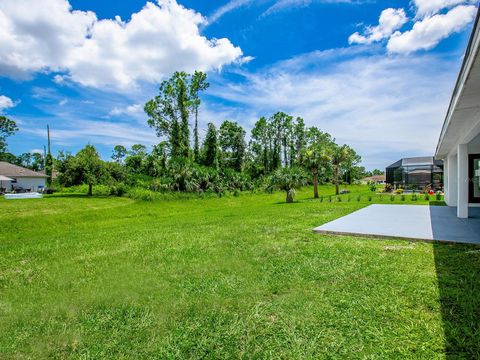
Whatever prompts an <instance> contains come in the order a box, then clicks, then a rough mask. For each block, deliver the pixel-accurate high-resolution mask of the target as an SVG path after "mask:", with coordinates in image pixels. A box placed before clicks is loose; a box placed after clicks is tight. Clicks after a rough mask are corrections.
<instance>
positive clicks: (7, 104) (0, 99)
mask: <svg viewBox="0 0 480 360" xmlns="http://www.w3.org/2000/svg"><path fill="white" fill-rule="evenodd" d="M15 105H17V104H16V103H15V102H14V101H13V100H12V99H10V98H9V97H8V96H5V95H0V113H1V112H3V110H5V109H9V108H12V107H14V106H15Z"/></svg>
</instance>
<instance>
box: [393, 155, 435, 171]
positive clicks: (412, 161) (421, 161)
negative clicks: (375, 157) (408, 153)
mask: <svg viewBox="0 0 480 360" xmlns="http://www.w3.org/2000/svg"><path fill="white" fill-rule="evenodd" d="M422 165H442V161H441V160H434V158H433V156H419V157H411V158H403V159H400V160H398V161H396V162H394V163H393V164H392V165H390V166H387V169H391V168H397V167H400V166H422Z"/></svg>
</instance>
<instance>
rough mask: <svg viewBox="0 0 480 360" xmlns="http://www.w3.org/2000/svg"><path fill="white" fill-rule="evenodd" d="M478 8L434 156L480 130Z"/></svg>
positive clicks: (445, 152) (437, 156)
mask: <svg viewBox="0 0 480 360" xmlns="http://www.w3.org/2000/svg"><path fill="white" fill-rule="evenodd" d="M479 95H480V10H478V11H477V17H476V19H475V23H474V25H473V30H472V34H471V36H470V40H469V42H468V46H467V50H466V51H465V56H464V58H463V63H462V67H461V69H460V73H459V75H458V78H457V82H456V84H455V88H454V90H453V94H452V98H451V100H450V104H449V107H448V111H447V114H446V116H445V120H444V123H443V127H442V131H441V133H440V137H439V139H438V144H437V149H436V152H435V156H436V158H437V159H443V158H445V157H446V156H447V155H448V154H449V153H450V152H452V151H454V150H455V148H456V146H457V145H458V144H460V143H468V142H470V141H471V140H472V137H474V136H475V135H476V134H478V131H480V121H478V116H479V115H480V103H479V102H478V97H479Z"/></svg>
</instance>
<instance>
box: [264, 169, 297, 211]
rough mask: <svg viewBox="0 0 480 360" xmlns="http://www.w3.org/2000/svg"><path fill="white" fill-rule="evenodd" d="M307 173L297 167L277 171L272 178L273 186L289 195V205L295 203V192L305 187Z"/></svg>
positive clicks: (287, 200)
mask: <svg viewBox="0 0 480 360" xmlns="http://www.w3.org/2000/svg"><path fill="white" fill-rule="evenodd" d="M305 179H306V176H305V173H304V172H303V171H302V170H301V169H299V168H295V167H291V168H289V167H286V168H280V169H278V170H276V171H275V172H274V173H273V175H272V176H271V178H270V181H271V183H272V185H273V186H275V187H276V188H278V189H280V190H283V191H285V192H286V193H287V199H286V202H287V203H293V199H294V196H295V190H296V189H298V188H300V187H301V186H303V185H305V183H306V181H305Z"/></svg>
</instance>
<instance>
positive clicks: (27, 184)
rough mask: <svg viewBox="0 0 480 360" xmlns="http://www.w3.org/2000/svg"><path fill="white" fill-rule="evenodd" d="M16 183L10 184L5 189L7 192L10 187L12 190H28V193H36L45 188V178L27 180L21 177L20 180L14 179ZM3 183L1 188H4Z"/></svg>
mask: <svg viewBox="0 0 480 360" xmlns="http://www.w3.org/2000/svg"><path fill="white" fill-rule="evenodd" d="M16 180H17V182H16V183H10V184H9V186H8V187H6V188H7V190H10V189H11V188H12V185H13V187H14V188H17V187H21V188H23V189H29V190H30V191H38V190H40V189H41V188H45V184H46V179H45V178H28V177H22V178H20V177H19V178H16ZM5 183H7V182H4V183H3V184H4V185H3V186H4V187H5Z"/></svg>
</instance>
